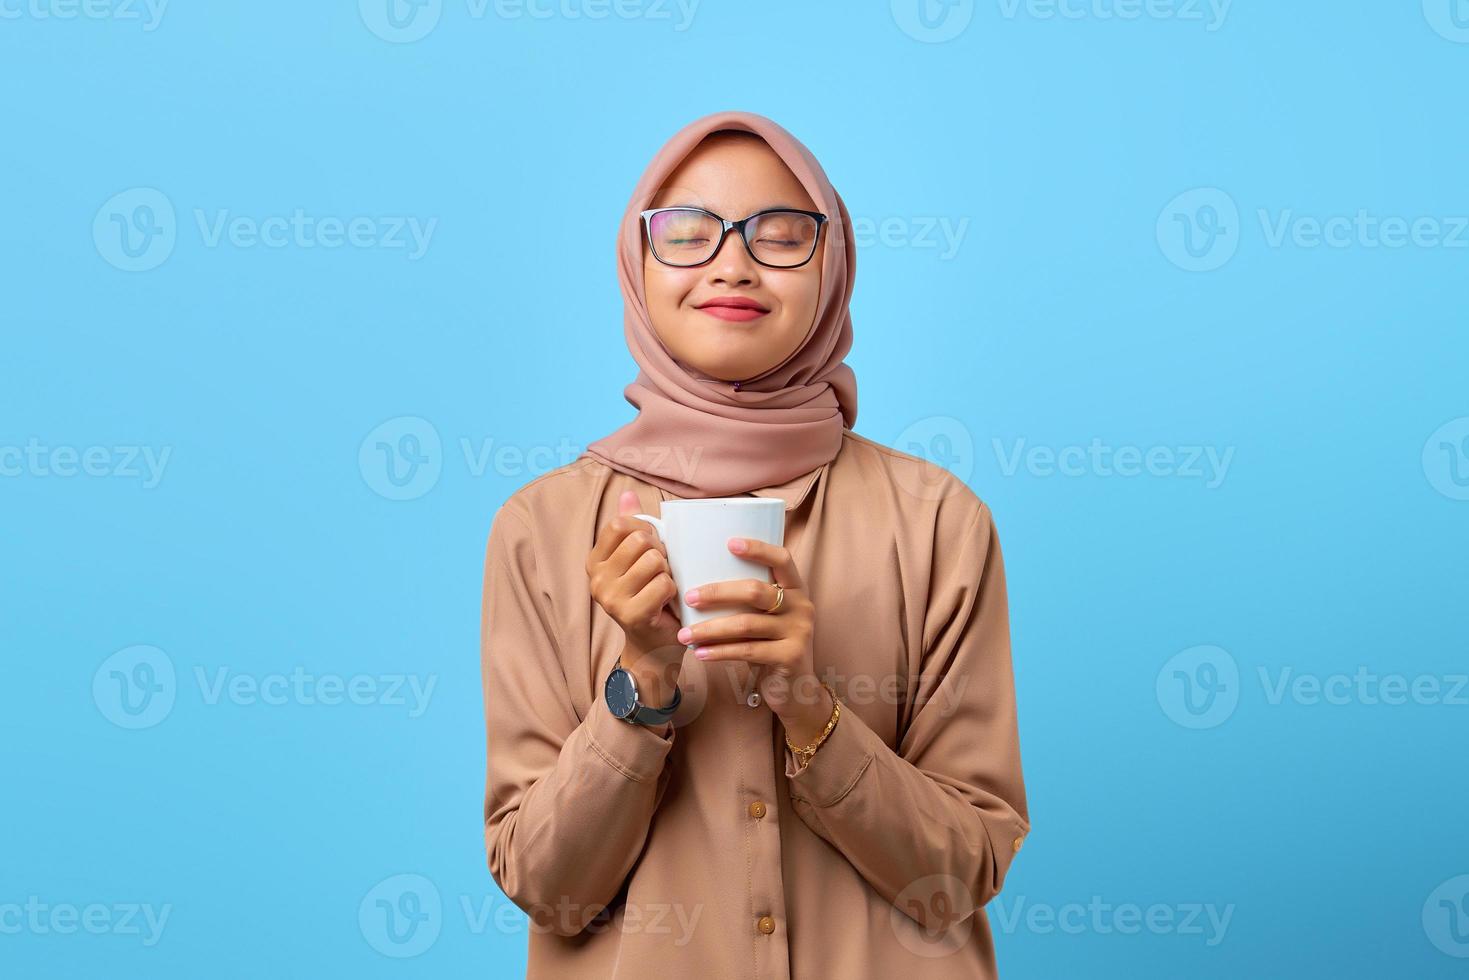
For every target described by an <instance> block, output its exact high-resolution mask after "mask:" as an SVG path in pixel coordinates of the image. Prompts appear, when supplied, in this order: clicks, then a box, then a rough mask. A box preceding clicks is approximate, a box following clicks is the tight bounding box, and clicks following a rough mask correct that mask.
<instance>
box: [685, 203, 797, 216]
mask: <svg viewBox="0 0 1469 980" xmlns="http://www.w3.org/2000/svg"><path fill="white" fill-rule="evenodd" d="M662 207H665V208H698V209H699V210H700V211H713V210H714V209H713V208H711V207H709V206H708V205H707V204H692V203H683V202H680V203H678V204H664V205H662ZM775 210H781V211H806V210H808V209H807V208H803V207H801V206H800V205H799V204H787V203H785V202H784V201H777V202H776V203H774V204H766V205H764V206H763V207H758V208H756V209H755V210H754V211H751V212H750V213H751V214H755V213H756V212H758V211H775Z"/></svg>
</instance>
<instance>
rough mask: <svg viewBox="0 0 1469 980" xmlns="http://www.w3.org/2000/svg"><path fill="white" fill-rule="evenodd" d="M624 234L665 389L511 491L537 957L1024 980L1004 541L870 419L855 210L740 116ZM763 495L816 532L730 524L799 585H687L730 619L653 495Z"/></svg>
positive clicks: (502, 584)
mask: <svg viewBox="0 0 1469 980" xmlns="http://www.w3.org/2000/svg"><path fill="white" fill-rule="evenodd" d="M618 245H619V248H618V263H619V271H620V276H621V281H622V290H623V296H624V300H625V304H626V316H625V333H626V338H627V343H628V347H629V348H630V349H631V351H632V356H633V359H634V360H635V361H636V362H637V364H638V366H639V368H641V371H640V373H639V374H638V377H637V379H636V380H635V381H634V382H633V383H632V384H631V385H629V386H628V387H627V388H626V389H625V391H624V394H625V396H626V398H627V400H628V401H629V402H630V403H632V404H633V405H634V406H636V407H637V409H638V415H637V417H636V418H635V419H634V420H633V421H632V422H630V423H629V424H627V425H625V426H623V427H622V428H620V429H618V430H616V431H615V432H613V433H612V434H610V435H609V436H607V437H606V438H604V439H602V440H600V441H598V442H595V443H593V444H592V445H590V446H589V447H588V449H587V451H586V453H585V454H583V455H582V456H581V457H580V458H579V459H577V460H576V461H575V462H573V463H571V464H568V465H566V466H562V467H560V468H558V469H555V470H552V471H551V472H549V473H546V474H544V475H542V476H540V477H538V478H536V479H534V480H532V481H530V482H529V483H527V484H526V485H525V486H524V487H522V488H520V489H519V490H517V491H516V492H515V493H514V494H513V495H511V497H510V498H509V499H508V500H507V501H506V502H505V504H504V506H503V507H502V508H501V509H500V511H499V512H498V513H497V514H496V516H495V519H494V522H493V525H492V527H491V530H490V535H489V547H488V554H487V558H486V563H485V594H484V618H483V628H482V650H481V656H482V671H483V679H484V697H485V714H486V728H487V733H488V778H487V787H486V796H485V809H484V818H485V847H486V851H487V853H488V858H489V866H490V872H491V874H492V875H493V876H494V878H495V881H496V882H497V883H498V884H499V885H500V887H501V888H502V889H503V890H504V892H505V894H506V895H507V896H508V897H509V898H510V899H511V900H512V901H513V902H515V904H516V905H518V906H519V907H520V908H522V909H523V910H525V911H526V912H527V913H528V914H529V915H530V916H531V936H530V952H529V977H530V978H532V980H536V978H548V980H550V978H554V980H577V978H593V977H595V978H597V980H624V978H626V980H649V978H650V977H686V976H695V977H708V978H710V980H713V978H736V977H738V978H796V980H806V978H810V980H817V978H823V980H824V978H828V977H861V978H867V977H870V978H877V980H889V978H898V977H909V976H913V975H915V972H914V971H918V970H921V971H922V975H923V976H924V977H925V978H934V980H944V978H959V977H964V978H974V977H992V976H995V970H996V968H995V959H994V949H993V945H992V942H991V933H990V929H989V925H988V922H987V920H986V917H985V912H984V910H983V906H984V904H985V903H986V902H988V901H989V900H990V899H991V898H993V897H994V896H995V894H996V893H998V892H999V890H1000V887H1001V884H1002V883H1003V881H1004V879H1005V874H1006V872H1007V870H1008V869H1009V867H1010V863H1011V861H1012V860H1013V859H1014V856H1015V854H1016V853H1017V852H1018V851H1019V850H1020V846H1021V843H1022V841H1023V840H1024V838H1025V835H1026V834H1027V833H1028V832H1029V830H1030V822H1029V814H1028V812H1027V808H1026V802H1025V789H1024V782H1023V779H1022V776H1021V768H1020V749H1019V737H1018V733H1017V726H1016V707H1015V693H1014V682H1013V678H1012V673H1011V658H1010V640H1009V622H1008V612H1007V608H1006V597H1005V577H1004V568H1003V564H1002V561H1001V557H1000V547H999V542H998V540H997V539H996V536H995V527H994V522H993V520H992V518H991V514H990V511H989V509H988V508H987V507H986V506H985V505H984V503H983V502H981V501H980V499H979V498H978V497H977V496H975V494H974V493H973V492H972V491H970V490H969V488H968V487H967V486H965V485H964V484H963V483H962V482H961V481H960V480H958V479H957V478H956V477H954V476H952V475H951V474H950V473H949V472H948V471H946V470H944V469H942V468H940V467H937V466H935V465H933V464H931V463H929V462H927V461H925V460H923V459H921V458H919V457H916V456H912V455H908V454H906V453H903V452H899V451H897V450H895V449H891V448H888V447H885V446H882V445H879V444H877V443H875V442H872V441H871V440H869V439H866V438H864V437H862V436H859V435H857V434H856V433H854V432H853V431H852V429H851V426H852V424H853V423H854V421H855V419H856V415H857V386H856V378H855V376H854V374H853V373H852V371H851V369H850V368H849V367H848V366H847V365H846V364H844V363H842V359H843V358H844V357H845V356H846V353H847V351H848V350H849V349H850V347H851V344H852V324H851V318H850V315H849V313H848V301H849V299H850V297H851V291H852V283H853V279H854V271H855V264H854V255H853V252H852V226H851V219H850V216H849V215H848V213H847V209H846V206H845V204H844V203H843V202H842V199H841V198H840V197H839V196H838V194H837V192H836V191H835V190H834V189H833V188H832V186H831V184H830V182H829V181H828V180H827V177H826V174H825V173H824V171H823V170H822V168H821V166H820V164H819V163H817V161H816V159H815V158H814V157H813V156H812V155H811V153H810V151H809V150H807V149H806V147H805V146H803V145H802V144H801V143H800V142H798V141H797V140H796V139H795V138H794V137H793V136H792V135H791V134H790V133H788V132H786V131H785V130H784V129H782V128H781V127H780V126H778V125H777V124H775V123H774V122H772V121H771V120H769V119H767V118H765V117H763V116H759V115H755V114H752V113H747V112H719V113H715V114H712V115H709V116H706V117H704V118H702V119H699V120H696V121H695V122H693V123H691V124H690V125H688V126H686V127H685V128H684V129H682V130H681V131H680V132H678V133H677V134H676V135H675V136H674V137H673V138H672V139H671V140H669V142H668V143H667V144H666V145H665V146H664V147H663V148H662V150H661V151H659V153H658V155H657V156H656V157H654V159H653V162H652V163H651V164H650V165H649V167H648V169H647V171H646V172H645V173H644V175H643V177H642V179H641V181H640V182H639V183H638V185H637V187H636V188H635V190H634V192H633V196H632V200H631V202H630V203H629V205H628V208H627V211H626V213H625V215H624V217H623V223H622V229H621V235H620V238H619V243H618ZM744 494H753V495H757V496H764V497H775V498H779V499H781V500H782V501H784V503H785V513H786V530H785V539H784V540H785V546H784V547H774V546H772V545H769V544H767V543H764V542H760V541H756V540H746V539H738V538H736V539H731V540H730V541H729V542H728V546H729V548H730V549H731V551H733V552H735V553H736V554H739V555H742V556H744V557H746V558H749V559H752V560H754V561H756V562H758V563H759V564H761V565H766V566H769V568H770V569H771V575H772V578H773V579H774V582H773V584H772V583H770V582H765V581H762V580H757V579H745V580H738V581H730V582H713V583H685V584H686V585H692V586H693V588H692V589H691V594H690V595H689V597H688V601H689V603H690V604H691V605H693V606H697V607H698V608H699V609H708V610H718V611H719V612H720V613H721V615H719V616H717V617H715V618H713V619H710V620H708V621H706V622H703V623H700V624H698V625H696V626H694V627H693V628H692V629H683V628H681V627H680V624H679V620H678V616H677V612H676V610H677V609H678V602H677V593H676V589H675V586H674V584H673V580H672V578H671V576H670V573H669V567H668V563H667V553H666V550H665V549H664V547H663V546H662V545H661V544H660V542H659V540H658V537H657V535H656V533H655V532H654V531H653V529H652V527H651V526H650V525H649V524H648V523H647V522H646V521H642V520H639V519H638V518H636V517H634V516H632V515H634V514H638V513H645V514H654V515H656V514H658V513H659V508H660V506H661V504H662V502H663V501H665V500H671V499H684V498H700V497H723V496H740V495H744ZM693 593H697V594H696V595H695V594H693ZM630 709H631V710H630Z"/></svg>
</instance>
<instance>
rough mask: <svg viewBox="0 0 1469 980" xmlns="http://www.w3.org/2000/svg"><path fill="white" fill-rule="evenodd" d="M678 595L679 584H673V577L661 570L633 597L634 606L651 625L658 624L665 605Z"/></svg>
mask: <svg viewBox="0 0 1469 980" xmlns="http://www.w3.org/2000/svg"><path fill="white" fill-rule="evenodd" d="M676 595H678V586H676V585H674V584H673V577H672V576H669V575H664V574H663V573H661V572H660V573H658V574H657V575H656V576H654V578H653V580H652V581H650V582H649V583H648V584H647V585H645V586H643V587H642V588H641V589H639V590H638V594H637V595H636V596H634V597H633V601H632V607H633V608H634V609H636V610H638V612H639V614H640V615H641V618H642V619H644V620H646V621H647V623H648V625H649V626H656V625H657V624H658V620H659V619H660V618H661V617H662V615H663V607H664V606H665V605H667V604H668V600H669V599H672V598H673V597H674V596H676Z"/></svg>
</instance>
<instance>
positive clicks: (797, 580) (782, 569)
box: [727, 538, 801, 589]
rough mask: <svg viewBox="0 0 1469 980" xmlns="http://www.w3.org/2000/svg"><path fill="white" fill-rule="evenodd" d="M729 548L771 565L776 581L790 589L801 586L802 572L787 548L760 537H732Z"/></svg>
mask: <svg viewBox="0 0 1469 980" xmlns="http://www.w3.org/2000/svg"><path fill="white" fill-rule="evenodd" d="M727 546H728V547H729V550H730V551H731V552H732V553H733V554H736V555H739V556H740V557H741V558H748V559H750V561H754V562H759V563H760V564H762V565H766V566H769V568H770V570H771V571H773V572H774V573H775V581H776V583H777V584H779V585H784V586H785V587H786V588H788V589H799V588H801V573H800V572H799V571H798V570H797V569H796V560H795V559H794V558H793V557H791V553H790V551H789V550H787V549H786V548H782V547H779V546H777V545H773V544H771V543H770V542H768V541H761V540H760V539H759V538H730V539H729V541H728V542H727Z"/></svg>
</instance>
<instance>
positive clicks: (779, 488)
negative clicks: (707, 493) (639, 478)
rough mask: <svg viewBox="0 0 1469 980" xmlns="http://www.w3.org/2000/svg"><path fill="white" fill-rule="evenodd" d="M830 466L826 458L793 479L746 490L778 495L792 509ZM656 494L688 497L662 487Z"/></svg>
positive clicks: (677, 498) (676, 498)
mask: <svg viewBox="0 0 1469 980" xmlns="http://www.w3.org/2000/svg"><path fill="white" fill-rule="evenodd" d="M830 468H831V461H830V460H828V461H827V462H825V463H822V464H821V465H820V466H818V467H816V469H814V470H812V471H811V472H809V473H802V474H801V475H800V476H798V477H796V478H795V479H794V480H788V481H786V482H785V483H778V484H776V485H775V486H773V487H761V488H760V489H758V490H750V491H748V493H750V494H753V495H754V496H756V497H779V498H781V499H782V500H784V501H785V504H786V507H785V509H786V510H787V511H792V510H795V509H796V508H797V507H799V506H801V502H802V501H804V500H805V499H806V498H807V497H809V496H810V495H811V490H812V488H813V487H815V486H816V482H817V481H818V480H819V479H820V478H821V475H822V474H823V473H825V472H826V471H827V470H828V469H830ZM658 495H659V498H660V499H661V500H687V499H690V498H687V497H680V496H679V495H678V494H676V493H671V492H669V491H668V490H665V489H663V488H662V487H659V488H658ZM737 496H744V494H739V495H737ZM695 499H696V498H695Z"/></svg>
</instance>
